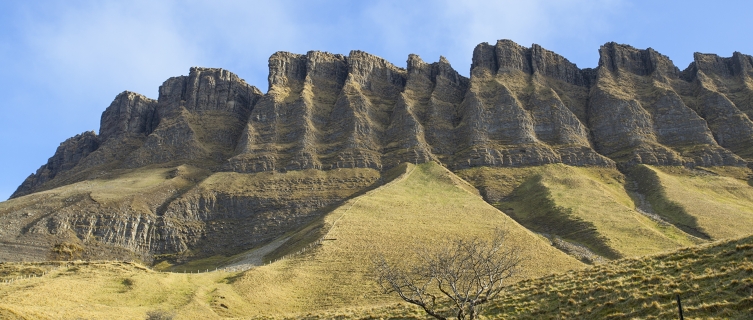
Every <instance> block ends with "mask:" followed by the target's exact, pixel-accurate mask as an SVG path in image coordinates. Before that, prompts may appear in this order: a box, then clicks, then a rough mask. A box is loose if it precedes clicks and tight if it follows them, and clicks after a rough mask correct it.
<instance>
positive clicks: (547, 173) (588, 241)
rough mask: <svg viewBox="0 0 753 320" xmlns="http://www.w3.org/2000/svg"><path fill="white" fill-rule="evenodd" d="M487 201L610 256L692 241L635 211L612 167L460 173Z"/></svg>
mask: <svg viewBox="0 0 753 320" xmlns="http://www.w3.org/2000/svg"><path fill="white" fill-rule="evenodd" d="M459 175H460V176H461V177H464V178H466V179H467V180H469V181H472V182H473V183H474V184H475V185H476V186H477V187H479V189H481V190H482V191H483V192H484V194H485V195H486V198H487V201H490V202H492V203H493V204H494V205H495V206H496V207H497V208H499V209H500V210H502V211H504V212H505V213H507V214H509V215H510V216H511V217H513V218H514V219H516V221H518V222H520V223H521V224H522V225H524V226H525V227H527V228H528V229H530V230H533V231H536V232H539V233H543V234H548V235H550V236H556V237H559V238H562V239H564V240H565V241H568V242H571V243H574V244H578V245H582V246H585V247H587V248H589V249H590V250H591V251H592V252H594V253H596V254H597V255H600V256H603V257H606V258H609V259H615V258H619V257H635V256H641V255H645V254H650V253H656V252H662V251H666V250H672V249H676V248H679V247H682V246H688V245H693V244H695V243H697V240H695V239H693V238H691V237H688V235H687V234H685V233H683V232H682V231H681V230H679V229H677V228H676V227H674V226H671V225H665V224H661V223H658V222H656V221H654V220H652V219H650V218H648V217H646V216H645V215H643V214H641V213H639V212H637V211H636V210H635V209H636V207H635V203H634V202H633V199H632V198H631V196H630V194H629V193H628V191H627V190H626V189H625V183H626V181H625V177H624V176H623V175H622V174H621V173H620V172H619V171H617V170H616V169H609V168H580V167H570V166H566V165H562V164H554V165H546V166H540V167H532V168H474V169H468V170H464V171H461V172H459Z"/></svg>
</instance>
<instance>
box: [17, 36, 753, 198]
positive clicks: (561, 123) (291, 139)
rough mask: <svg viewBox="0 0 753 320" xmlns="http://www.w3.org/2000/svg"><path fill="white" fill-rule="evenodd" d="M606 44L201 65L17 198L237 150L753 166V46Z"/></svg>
mask: <svg viewBox="0 0 753 320" xmlns="http://www.w3.org/2000/svg"><path fill="white" fill-rule="evenodd" d="M599 54H600V59H599V64H598V66H597V67H596V68H585V69H579V68H578V67H577V66H576V65H575V64H573V63H571V62H569V61H568V60H567V59H566V58H564V57H562V56H560V55H558V54H556V53H554V52H552V51H548V50H546V49H544V48H542V47H541V46H539V45H536V44H534V45H532V46H531V47H530V48H527V47H523V46H520V45H518V44H516V43H514V42H512V41H510V40H500V41H498V42H497V43H496V44H495V45H490V44H488V43H482V44H479V45H478V46H476V48H475V49H474V54H473V61H472V64H471V77H470V78H466V77H464V76H462V75H460V74H459V73H457V71H455V70H454V69H453V68H452V66H451V65H450V64H449V62H448V61H447V60H446V59H444V58H443V57H440V61H438V62H434V63H431V64H429V63H425V62H423V60H421V58H420V57H418V56H417V55H413V54H411V55H409V58H408V61H407V67H406V68H400V67H397V66H395V65H393V64H392V63H390V62H388V61H386V60H384V59H382V58H379V57H377V56H373V55H370V54H368V53H365V52H362V51H357V50H353V51H351V52H350V54H349V55H348V56H344V55H340V54H331V53H327V52H318V51H310V52H308V53H307V54H305V55H301V54H293V53H288V52H277V53H275V54H273V55H272V56H271V57H270V60H269V68H270V73H269V89H268V92H267V93H266V94H262V93H261V91H260V90H258V89H257V88H256V87H253V86H250V85H248V84H246V83H245V81H243V80H242V79H240V78H239V77H238V76H237V75H235V74H232V73H230V72H229V71H226V70H224V69H214V68H198V67H194V68H191V70H190V73H189V75H188V76H180V77H173V78H170V79H168V80H167V81H165V83H164V84H163V85H162V86H160V91H159V92H160V97H159V99H157V100H153V99H149V98H146V97H144V96H142V95H139V94H136V93H131V92H128V91H125V92H123V93H121V94H119V95H118V96H117V97H116V98H115V100H114V101H113V103H112V104H111V105H110V107H108V108H107V110H105V112H103V114H102V121H101V126H100V135H99V136H96V135H94V136H92V135H91V133H84V134H82V135H83V136H86V137H87V138H86V139H81V138H78V139H75V138H74V139H73V140H70V139H69V140H67V141H66V142H64V143H63V144H61V146H60V148H62V150H58V151H59V152H56V155H55V156H53V158H51V159H50V161H49V162H48V164H46V165H45V166H43V167H42V168H40V170H38V172H36V173H34V174H32V175H31V176H30V177H29V178H28V179H27V180H26V181H24V183H23V184H22V185H21V186H19V188H18V190H17V191H16V192H15V193H14V194H13V195H12V196H11V198H15V197H18V196H21V195H24V194H28V193H31V192H34V191H35V190H41V189H40V187H41V185H43V184H44V183H45V182H47V181H49V180H52V179H53V178H54V177H55V176H57V174H58V173H60V172H65V171H69V170H71V169H73V167H76V166H79V168H78V169H77V170H78V171H81V170H83V169H86V168H88V167H93V166H98V165H102V164H106V163H112V162H122V164H121V166H122V167H131V168H133V167H139V166H143V165H149V164H158V163H165V162H169V161H172V160H176V159H183V160H197V159H209V160H210V161H214V162H223V161H227V163H224V164H222V165H219V166H218V169H219V170H222V171H237V172H260V171H270V170H272V171H274V170H277V171H287V170H300V169H309V168H313V169H332V168H339V167H370V168H375V169H381V168H382V167H387V168H389V167H392V166H394V165H396V164H398V163H400V162H403V161H409V162H415V163H420V162H425V161H431V160H438V161H440V162H442V163H444V164H446V165H447V166H448V167H451V168H453V169H460V168H465V167H474V166H479V165H481V166H526V165H540V164H546V163H560V162H561V163H566V164H571V165H576V166H580V165H597V166H613V165H615V163H616V164H628V165H631V164H637V163H645V164H658V165H663V164H670V165H686V166H694V165H705V166H708V165H736V166H742V165H745V164H746V163H747V161H746V160H744V159H750V157H751V156H753V154H751V152H753V151H750V150H748V149H749V148H745V147H744V146H745V145H747V143H748V142H751V141H753V140H751V139H753V122H751V121H750V118H749V117H750V116H751V114H753V108H751V107H750V106H749V105H747V103H748V102H749V101H750V99H751V97H753V93H752V92H753V89H752V87H753V85H751V83H753V81H751V74H753V57H751V56H748V55H743V54H741V53H739V52H735V53H733V56H732V57H729V58H722V57H719V56H717V55H713V54H701V53H696V54H694V59H695V61H694V62H693V63H691V64H690V65H689V66H688V67H687V68H686V69H685V70H682V71H681V70H680V69H679V68H677V67H676V66H674V64H673V63H672V61H671V60H670V59H669V58H668V57H666V56H664V55H661V54H660V53H658V52H656V51H655V50H653V49H651V48H648V49H645V50H640V49H635V48H633V47H631V46H628V45H620V44H617V43H614V42H610V43H607V44H605V45H604V46H602V47H601V48H600V49H599ZM735 78H739V79H737V80H738V81H737V82H738V83H734V82H735V81H732V82H733V83H731V85H730V83H729V82H730V79H733V80H734V79H735ZM474 80H475V81H474ZM487 89H491V91H489V92H487ZM646 91H648V92H646ZM688 93H689V94H688ZM490 95H496V96H495V97H493V96H490ZM730 96H731V97H730ZM699 98H702V99H704V102H702V103H701V104H702V105H703V106H702V107H698V106H694V105H697V104H698V103H697V102H696V101H694V100H698V99H699ZM489 99H491V100H489ZM735 101H737V103H735ZM636 103H637V104H636ZM738 105H739V106H738ZM694 107H695V108H694ZM495 115H497V117H495ZM506 117H509V118H510V121H505V119H504V118H506ZM218 119H219V120H220V121H224V122H225V123H223V124H222V125H220V126H213V125H211V124H210V122H212V121H215V122H216V121H218ZM620 120H629V121H630V122H632V123H629V124H626V125H622V126H620V125H616V124H618V122H619V121H620ZM678 121H681V122H680V124H676V122H678ZM218 127H219V128H218ZM241 127H245V128H243V129H241ZM333 128H334V129H333ZM730 128H732V129H730ZM204 129H206V130H204ZM115 141H117V143H116V142H115ZM108 142H109V143H108ZM100 144H101V146H99V145H100ZM116 144H117V145H116ZM139 144H140V145H139ZM687 145H694V147H695V148H694V149H698V150H693V151H692V152H689V151H686V150H685V149H687V148H683V147H685V146H687ZM452 146H454V148H453V147H452ZM129 147H130V148H129ZM133 147H136V149H135V150H133ZM518 147H520V149H517V150H516V148H518ZM100 148H102V149H103V150H100V152H96V151H97V149H100ZM728 148H729V149H728ZM730 150H731V151H730ZM735 152H737V153H739V154H741V155H742V157H740V156H738V155H737V154H735ZM624 153H628V154H629V156H628V157H626V156H625V155H623V154H624ZM89 154H93V155H92V156H91V157H88V156H89ZM87 157H88V159H84V158H87ZM626 158H627V159H626ZM615 159H616V160H615ZM42 189H43V188H42Z"/></svg>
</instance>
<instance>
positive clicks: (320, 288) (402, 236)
mask: <svg viewBox="0 0 753 320" xmlns="http://www.w3.org/2000/svg"><path fill="white" fill-rule="evenodd" d="M405 169H406V170H407V172H405V174H404V175H403V176H401V177H399V178H397V179H396V180H395V181H394V182H392V183H390V184H388V185H386V186H384V187H381V188H379V189H376V190H373V191H370V192H368V193H367V194H365V195H363V196H360V197H358V198H355V199H352V200H350V201H349V202H347V203H345V204H344V205H343V206H341V207H339V208H338V209H337V210H334V211H333V212H332V213H330V214H328V215H327V216H326V217H325V219H324V226H325V227H324V230H326V233H325V234H324V236H323V240H324V241H323V242H322V243H321V245H320V246H317V247H315V249H314V250H312V251H307V252H306V253H304V254H300V255H294V256H292V257H290V258H288V259H285V260H281V261H278V262H275V263H273V264H270V265H267V266H264V267H261V268H257V269H253V270H251V271H249V272H248V273H246V274H244V276H243V277H241V278H240V279H238V280H237V281H236V282H234V283H233V285H234V286H235V287H236V288H237V290H238V292H240V293H241V294H242V295H243V296H245V297H246V298H247V300H248V301H249V304H250V305H251V306H252V307H251V308H252V309H255V310H258V312H259V313H260V314H262V315H274V314H280V313H289V312H311V311H314V310H324V309H329V308H339V307H345V306H365V305H375V304H377V305H378V304H381V303H385V302H389V301H394V300H392V299H394V298H393V297H388V296H387V297H386V296H384V295H381V294H380V293H379V292H378V288H377V287H375V285H374V282H373V279H372V278H371V276H370V274H369V270H370V266H371V260H370V257H372V256H373V255H374V254H375V253H378V252H383V253H385V254H386V255H387V256H388V258H391V259H395V258H398V257H404V256H403V255H404V254H405V253H410V252H413V251H414V250H418V249H419V248H424V247H431V246H432V245H433V244H434V243H436V241H437V240H440V239H445V238H446V237H451V236H453V235H463V236H470V235H489V234H491V233H492V232H493V230H494V229H495V228H502V229H504V230H506V231H507V232H508V233H509V236H510V241H512V242H514V243H517V244H520V245H523V246H524V248H525V249H524V253H525V256H526V258H527V260H526V262H525V265H524V270H525V272H524V275H523V277H524V278H526V277H533V276H537V275H542V274H547V273H550V272H554V271H559V270H569V269H578V268H581V267H582V264H581V263H579V262H577V261H576V260H575V259H573V258H571V257H568V256H567V255H565V254H563V253H562V252H560V251H558V250H556V249H555V248H554V247H552V246H551V245H550V244H549V243H548V241H546V240H545V239H543V238H542V237H540V236H537V235H535V234H533V233H531V232H530V231H528V230H526V229H525V228H523V227H522V226H520V225H519V224H517V223H515V222H514V221H513V220H512V219H510V218H509V217H507V216H506V215H505V214H504V213H502V212H500V211H498V210H496V209H494V208H493V207H492V206H490V205H488V204H487V203H485V202H484V201H483V199H481V197H479V196H478V195H477V194H474V193H473V192H472V191H473V190H474V189H473V188H472V187H470V186H469V185H467V184H465V183H464V182H463V181H462V180H460V179H458V178H457V177H455V176H454V175H453V174H452V173H450V172H449V171H447V170H446V169H444V168H442V167H440V166H439V165H437V164H434V163H427V164H423V165H419V166H417V167H415V166H413V165H410V166H406V167H405ZM230 307H231V308H232V306H230Z"/></svg>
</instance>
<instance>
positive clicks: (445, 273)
mask: <svg viewBox="0 0 753 320" xmlns="http://www.w3.org/2000/svg"><path fill="white" fill-rule="evenodd" d="M505 236H506V234H505V232H503V231H499V230H498V231H497V232H496V233H495V236H494V237H493V238H492V239H491V240H485V239H482V238H478V237H475V238H472V239H455V240H451V241H448V243H447V244H446V245H445V246H442V247H441V248H439V249H438V250H428V249H423V250H418V251H416V255H417V256H416V257H414V259H399V260H400V261H397V262H390V261H387V259H385V257H384V255H379V256H377V257H376V258H375V259H374V266H375V273H376V278H377V282H378V283H379V285H380V286H381V287H382V289H383V290H384V293H385V294H388V293H396V294H397V295H399V296H400V298H402V299H403V300H405V301H406V302H408V303H412V304H415V305H417V306H419V307H421V308H422V309H423V310H424V311H425V312H426V313H427V314H429V315H431V316H433V317H434V318H437V319H447V318H448V317H453V316H454V317H457V319H475V318H476V317H478V314H479V312H480V311H481V305H482V304H485V303H487V302H489V301H491V300H493V299H494V298H496V297H497V296H498V295H499V294H500V292H502V291H503V289H504V288H505V285H506V282H505V280H506V279H508V278H510V277H512V276H513V275H514V274H516V272H517V271H518V267H519V266H520V263H521V261H522V257H521V255H520V252H521V250H520V247H518V246H516V245H512V244H510V243H509V241H505ZM406 261H414V262H416V263H415V264H413V265H407V264H406Z"/></svg>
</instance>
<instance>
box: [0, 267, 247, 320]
mask: <svg viewBox="0 0 753 320" xmlns="http://www.w3.org/2000/svg"><path fill="white" fill-rule="evenodd" d="M55 267H56V266H55ZM55 267H52V269H50V268H49V266H48V268H45V267H44V266H35V265H31V264H29V265H23V264H6V265H3V264H0V272H2V273H3V274H4V275H5V273H6V272H5V271H8V269H13V268H15V269H20V270H19V272H12V273H11V274H10V277H8V276H3V279H7V278H13V277H15V275H16V274H17V273H18V274H24V273H29V272H31V273H37V274H40V275H41V271H42V270H43V269H50V270H51V271H49V273H48V274H46V275H44V276H41V277H38V278H30V279H22V280H17V281H15V282H13V283H12V284H3V285H0V318H2V319H14V318H18V319H145V318H146V316H147V314H148V313H149V312H159V311H162V312H163V314H166V315H175V316H177V318H184V319H199V318H202V319H211V318H218V312H216V311H213V310H215V309H222V307H221V306H219V305H213V304H212V303H213V301H212V299H211V296H212V294H217V293H222V294H224V295H226V296H227V299H233V297H237V295H233V294H232V287H231V286H230V285H229V284H228V276H229V275H231V274H228V273H224V272H211V273H204V274H199V275H197V274H179V273H159V272H154V271H151V270H150V269H148V268H146V267H143V266H141V265H138V264H132V263H117V262H115V263H113V262H109V263H108V262H98V263H95V262H73V263H61V264H60V266H59V267H57V268H55ZM29 270H32V271H29ZM225 292H228V294H225Z"/></svg>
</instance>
